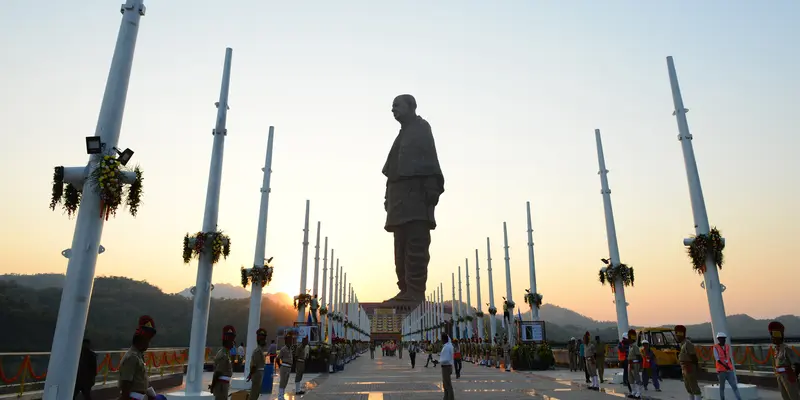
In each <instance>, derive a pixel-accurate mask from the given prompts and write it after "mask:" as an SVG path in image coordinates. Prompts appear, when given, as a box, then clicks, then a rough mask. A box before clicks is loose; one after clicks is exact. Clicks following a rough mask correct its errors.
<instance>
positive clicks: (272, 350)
mask: <svg viewBox="0 0 800 400" xmlns="http://www.w3.org/2000/svg"><path fill="white" fill-rule="evenodd" d="M267 354H268V355H269V363H270V365H272V368H273V369H274V370H275V375H278V369H277V368H275V359H276V358H278V345H277V344H275V341H274V340H272V341H271V342H270V343H269V348H268V349H267Z"/></svg>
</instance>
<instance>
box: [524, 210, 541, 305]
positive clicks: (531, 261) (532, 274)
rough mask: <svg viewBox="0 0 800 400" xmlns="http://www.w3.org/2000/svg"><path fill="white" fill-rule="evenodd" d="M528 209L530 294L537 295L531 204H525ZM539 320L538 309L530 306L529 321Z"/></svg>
mask: <svg viewBox="0 0 800 400" xmlns="http://www.w3.org/2000/svg"><path fill="white" fill-rule="evenodd" d="M525 205H526V207H527V209H528V268H529V270H530V271H529V272H530V279H531V289H530V290H531V293H539V292H538V291H537V289H536V263H535V261H534V258H533V224H532V223H531V202H530V201H529V202H526V203H525ZM538 320H539V309H538V308H536V306H535V305H533V304H531V321H538Z"/></svg>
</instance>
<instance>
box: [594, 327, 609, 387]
mask: <svg viewBox="0 0 800 400" xmlns="http://www.w3.org/2000/svg"><path fill="white" fill-rule="evenodd" d="M594 349H595V353H594V360H595V362H596V363H597V376H598V378H600V383H604V382H605V380H604V379H603V372H604V371H605V369H606V345H605V344H604V343H603V342H601V341H600V336H595V337H594Z"/></svg>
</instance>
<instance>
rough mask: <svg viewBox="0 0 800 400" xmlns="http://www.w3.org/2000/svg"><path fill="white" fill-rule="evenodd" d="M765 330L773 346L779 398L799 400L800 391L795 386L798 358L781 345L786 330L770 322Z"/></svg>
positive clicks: (799, 363)
mask: <svg viewBox="0 0 800 400" xmlns="http://www.w3.org/2000/svg"><path fill="white" fill-rule="evenodd" d="M767 329H769V334H770V337H772V343H773V344H774V345H775V357H774V367H775V377H776V378H777V379H778V387H779V388H780V389H781V397H782V398H783V400H800V389H798V385H797V378H798V376H800V357H797V354H795V352H794V351H793V350H792V349H791V348H789V346H787V345H785V344H783V333H784V330H785V329H786V328H785V327H784V326H783V324H782V323H780V322H778V321H772V322H770V323H769V326H768V327H767Z"/></svg>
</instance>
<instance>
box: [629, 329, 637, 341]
mask: <svg viewBox="0 0 800 400" xmlns="http://www.w3.org/2000/svg"><path fill="white" fill-rule="evenodd" d="M628 338H629V339H631V340H634V339H636V330H634V329H631V330H629V331H628Z"/></svg>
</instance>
